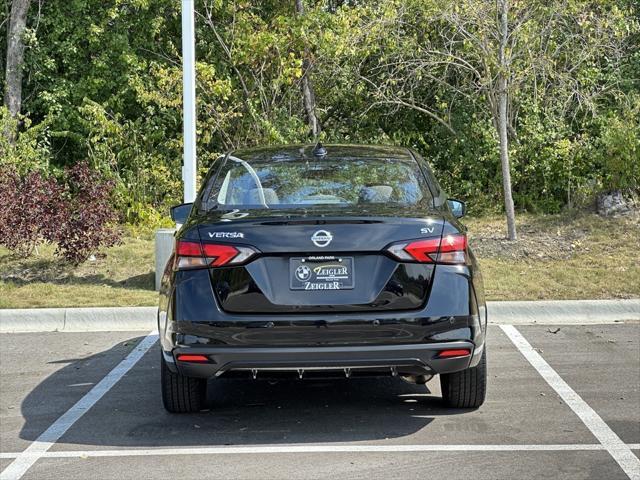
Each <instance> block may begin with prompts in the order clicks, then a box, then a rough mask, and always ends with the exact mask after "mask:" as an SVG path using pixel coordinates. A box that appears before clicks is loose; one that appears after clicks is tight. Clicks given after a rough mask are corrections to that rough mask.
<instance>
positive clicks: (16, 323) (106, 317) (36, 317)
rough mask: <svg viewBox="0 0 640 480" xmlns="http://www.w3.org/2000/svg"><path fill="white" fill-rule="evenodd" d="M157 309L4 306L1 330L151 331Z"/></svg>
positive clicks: (1, 315)
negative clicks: (24, 307)
mask: <svg viewBox="0 0 640 480" xmlns="http://www.w3.org/2000/svg"><path fill="white" fill-rule="evenodd" d="M157 311H158V309H157V307H96V308H33V309H6V310H0V333H16V332H114V331H120V332H127V331H138V330H141V331H142V330H144V331H151V330H152V329H153V328H155V327H156V314H157Z"/></svg>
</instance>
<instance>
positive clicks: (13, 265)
mask: <svg viewBox="0 0 640 480" xmlns="http://www.w3.org/2000/svg"><path fill="white" fill-rule="evenodd" d="M54 250H55V248H54V247H53V246H51V245H41V246H40V247H39V248H38V253H37V254H34V255H32V256H31V257H29V258H19V257H16V256H15V255H12V254H11V253H10V252H9V251H8V250H6V249H3V248H1V247H0V308H40V307H104V306H123V307H124V306H136V307H137V306H145V305H147V306H148V305H156V304H157V302H158V295H157V293H156V292H155V291H154V282H155V276H154V273H153V270H154V259H153V255H154V250H153V238H152V237H151V236H146V237H127V238H125V239H124V240H123V242H122V244H121V245H118V246H115V247H111V248H109V249H106V250H105V251H104V252H103V253H101V254H99V255H97V256H96V257H97V258H96V259H95V261H91V260H90V261H87V262H85V263H84V264H82V265H80V266H78V267H73V266H70V265H68V264H66V263H65V262H64V261H62V260H60V259H58V258H56V257H55V255H54Z"/></svg>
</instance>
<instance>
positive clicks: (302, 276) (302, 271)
mask: <svg viewBox="0 0 640 480" xmlns="http://www.w3.org/2000/svg"><path fill="white" fill-rule="evenodd" d="M296 277H297V278H298V280H300V281H301V282H305V281H307V280H309V278H310V277H311V269H310V268H309V267H307V266H306V265H300V266H299V267H298V268H296Z"/></svg>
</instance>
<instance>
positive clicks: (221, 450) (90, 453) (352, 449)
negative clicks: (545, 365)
mask: <svg viewBox="0 0 640 480" xmlns="http://www.w3.org/2000/svg"><path fill="white" fill-rule="evenodd" d="M628 446H629V447H630V448H640V444H631V445H628ZM594 450H596V451H597V450H607V448H606V447H605V446H604V445H602V444H600V443H594V444H550V445H535V444H533V445H532V444H529V445H278V446H266V445H265V446H259V447H258V446H253V447H247V446H245V447H182V448H180V447H178V448H140V449H119V450H69V451H57V452H44V453H40V454H30V453H28V454H26V455H27V456H36V455H37V456H38V458H91V457H146V456H153V455H157V456H167V455H231V454H252V455H261V454H278V453H362V452H374V453H402V452H567V451H570V452H581V451H594ZM18 455H22V454H20V453H0V458H15V457H16V456H18Z"/></svg>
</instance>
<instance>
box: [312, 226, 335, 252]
mask: <svg viewBox="0 0 640 480" xmlns="http://www.w3.org/2000/svg"><path fill="white" fill-rule="evenodd" d="M331 240H333V235H331V232H327V231H326V230H318V231H317V232H316V233H314V234H313V235H311V241H312V242H313V244H314V245H315V246H316V247H321V248H322V247H326V246H327V245H329V244H330V243H331Z"/></svg>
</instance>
